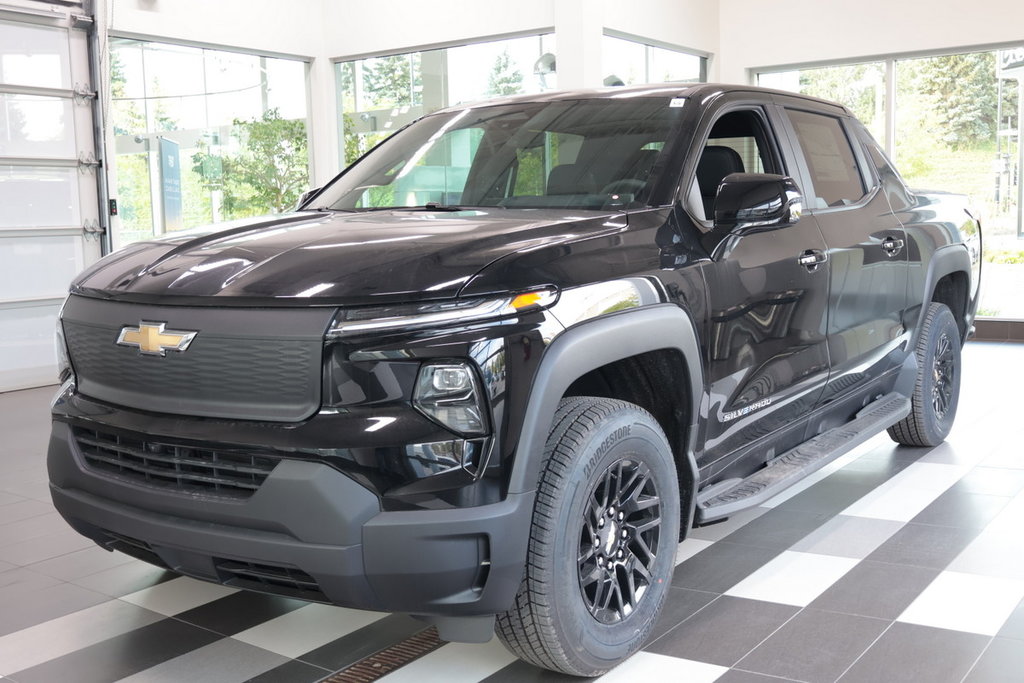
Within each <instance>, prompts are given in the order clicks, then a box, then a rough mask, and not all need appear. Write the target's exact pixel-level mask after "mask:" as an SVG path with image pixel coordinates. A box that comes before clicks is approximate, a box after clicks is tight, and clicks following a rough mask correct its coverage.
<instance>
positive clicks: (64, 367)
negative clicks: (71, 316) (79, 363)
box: [53, 316, 75, 384]
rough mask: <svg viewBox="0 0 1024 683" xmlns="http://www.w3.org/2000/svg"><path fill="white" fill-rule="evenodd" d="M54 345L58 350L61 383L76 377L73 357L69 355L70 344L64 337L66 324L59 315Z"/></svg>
mask: <svg viewBox="0 0 1024 683" xmlns="http://www.w3.org/2000/svg"><path fill="white" fill-rule="evenodd" d="M53 343H54V347H55V348H56V351H57V377H58V379H59V382H60V383H61V384H64V383H65V382H67V381H68V380H69V379H73V378H74V375H75V373H74V370H72V368H71V357H70V356H69V355H68V344H67V341H66V340H65V339H64V325H63V324H62V323H61V319H60V316H57V329H56V333H55V334H54V337H53Z"/></svg>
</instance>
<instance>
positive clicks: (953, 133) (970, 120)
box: [916, 52, 998, 149]
mask: <svg viewBox="0 0 1024 683" xmlns="http://www.w3.org/2000/svg"><path fill="white" fill-rule="evenodd" d="M995 73H996V59H995V53H994V52H972V53H970V54H964V55H943V56H941V57H932V58H930V59H921V60H918V68H917V74H916V75H917V78H918V79H919V88H920V91H921V92H922V93H923V94H924V95H927V96H928V97H930V98H931V104H932V105H933V106H934V107H935V111H936V113H937V114H938V118H939V123H940V124H941V125H942V128H941V130H942V135H941V139H942V141H943V142H944V143H946V146H948V147H950V148H951V149H963V148H974V147H978V146H979V145H987V144H990V143H991V142H992V140H993V139H994V137H995V130H996V110H997V105H998V101H997V100H998V94H997V88H996V78H995Z"/></svg>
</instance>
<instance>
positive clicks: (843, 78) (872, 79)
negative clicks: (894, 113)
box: [800, 62, 884, 128]
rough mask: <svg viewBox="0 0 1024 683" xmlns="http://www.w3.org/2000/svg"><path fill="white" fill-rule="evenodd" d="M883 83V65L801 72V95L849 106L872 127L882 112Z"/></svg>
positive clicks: (874, 64)
mask: <svg viewBox="0 0 1024 683" xmlns="http://www.w3.org/2000/svg"><path fill="white" fill-rule="evenodd" d="M883 83H884V73H883V66H882V64H880V63H877V62H876V63H870V64H850V65H844V66H829V67H824V68H821V69H806V70H803V71H801V72H800V92H802V93H804V94H807V95H811V96H812V97H821V98H823V99H826V100H833V101H835V102H841V103H843V104H845V105H846V106H847V107H849V109H850V111H852V112H853V113H854V115H855V116H856V117H857V118H858V119H860V120H861V121H863V122H864V123H865V124H866V125H868V127H869V128H870V127H871V123H872V122H873V121H874V119H875V117H876V113H878V112H880V110H881V106H880V105H881V100H880V98H882V97H884V88H883V86H882V84H883Z"/></svg>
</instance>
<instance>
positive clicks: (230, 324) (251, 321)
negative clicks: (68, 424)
mask: <svg viewBox="0 0 1024 683" xmlns="http://www.w3.org/2000/svg"><path fill="white" fill-rule="evenodd" d="M332 313H333V310H331V309H320V308H299V309H282V310H277V309H222V308H213V307H209V308H185V307H177V306H143V305H138V304H129V303H122V302H113V301H100V300H96V299H87V298H85V297H80V296H72V297H70V298H69V299H68V303H67V304H66V305H65V308H64V313H63V318H62V326H63V330H64V336H65V339H67V343H68V350H69V352H70V356H71V364H72V366H73V367H74V369H75V374H76V377H77V386H78V390H79V391H80V392H81V393H82V394H83V395H85V396H89V397H92V398H95V399H98V400H100V401H105V402H107V403H113V404H115V405H120V406H125V407H127V408H130V409H132V410H140V411H145V412H151V413H164V414H170V415H192V416H197V417H216V418H227V419H238V420H259V421H264V422H297V421H299V420H303V419H306V418H308V417H310V416H311V415H313V414H314V413H315V412H316V411H317V409H318V408H319V407H320V392H321V384H322V374H323V372H322V361H323V335H324V329H326V327H327V325H328V323H329V321H330V317H331V315H332ZM142 321H150V322H161V323H165V324H166V326H167V329H170V330H182V331H188V332H194V333H195V338H194V339H193V340H192V342H191V343H190V344H189V346H188V349H187V350H185V351H176V350H168V351H166V354H165V355H164V356H160V355H147V354H143V353H140V351H139V349H137V348H133V347H129V346H121V345H118V344H117V340H118V339H119V336H120V334H121V332H123V331H124V330H125V329H126V327H131V326H138V325H140V324H141V322H142Z"/></svg>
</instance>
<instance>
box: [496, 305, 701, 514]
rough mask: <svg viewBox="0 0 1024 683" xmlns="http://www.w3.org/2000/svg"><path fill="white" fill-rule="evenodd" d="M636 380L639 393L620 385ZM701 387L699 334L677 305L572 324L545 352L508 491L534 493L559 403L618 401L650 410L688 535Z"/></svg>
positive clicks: (525, 417)
mask: <svg viewBox="0 0 1024 683" xmlns="http://www.w3.org/2000/svg"><path fill="white" fill-rule="evenodd" d="M634 373H639V374H638V375H635V376H636V377H638V378H639V379H640V380H641V381H640V384H641V385H642V386H638V385H636V384H632V385H629V386H626V385H624V383H623V382H622V380H624V379H625V378H628V377H630V375H631V374H634ZM677 383H678V384H677ZM620 384H623V385H624V386H626V388H625V389H623V388H622V387H621V386H618V385H620ZM702 387H703V370H702V367H701V363H700V346H699V344H698V341H697V333H696V330H695V329H694V325H693V322H692V321H691V320H690V317H689V316H688V315H687V314H686V312H685V311H684V310H683V309H681V308H680V307H678V306H676V305H674V304H656V305H651V306H645V307H642V308H635V309H630V310H625V311H620V312H617V313H612V314H609V315H606V316H602V317H600V318H595V319H592V320H588V321H586V322H583V323H579V324H577V325H574V326H573V327H571V328H569V329H568V330H566V331H565V332H564V333H562V334H561V335H559V336H558V337H556V338H555V339H554V340H553V341H552V342H551V344H550V345H549V346H548V347H547V348H546V349H545V351H544V356H543V357H542V359H541V362H540V367H539V368H538V371H537V373H536V374H535V376H534V380H533V385H532V387H531V389H530V397H529V401H528V403H527V408H526V414H525V416H524V420H523V426H522V428H521V431H520V434H519V440H518V447H517V449H516V458H515V461H514V463H515V464H514V465H513V468H512V472H511V475H510V480H509V491H510V492H511V493H522V492H528V491H532V490H534V489H535V488H536V485H537V479H538V477H539V474H540V470H541V467H542V465H543V457H544V444H545V442H546V441H547V436H548V433H549V431H550V429H551V423H552V422H551V421H552V416H553V415H554V414H555V410H556V409H557V408H558V403H559V401H561V400H562V398H563V397H566V396H579V395H598V396H605V397H607V398H619V399H622V400H626V401H629V402H631V403H636V404H637V405H640V406H641V407H642V408H645V409H646V410H648V412H650V413H651V414H652V415H654V417H655V419H656V420H658V423H659V424H660V425H661V427H662V429H663V430H664V431H665V434H666V436H667V437H668V439H669V443H670V445H671V446H672V449H673V455H674V458H675V461H676V467H677V471H678V472H679V475H680V482H679V483H680V496H681V497H682V500H681V513H682V519H681V527H682V528H683V529H684V530H685V529H686V528H688V525H689V522H690V520H691V519H692V515H693V506H694V503H695V489H696V485H697V480H698V473H697V465H696V460H695V459H694V443H695V439H696V427H697V415H698V408H699V406H700V398H701V391H702ZM670 391H674V392H676V394H677V395H678V396H679V397H680V398H681V399H682V401H683V404H684V405H683V406H678V405H677V403H678V402H677V401H673V400H664V399H665V398H667V397H668V396H672V394H671V393H664V392H670ZM659 399H662V400H660V401H659Z"/></svg>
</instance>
